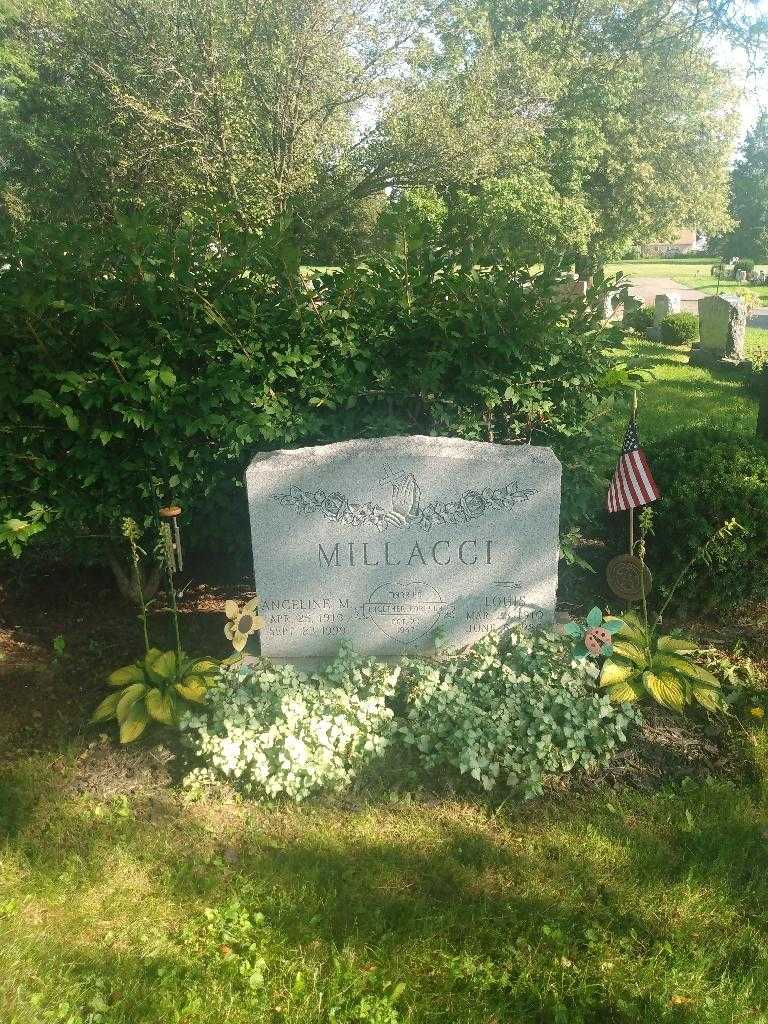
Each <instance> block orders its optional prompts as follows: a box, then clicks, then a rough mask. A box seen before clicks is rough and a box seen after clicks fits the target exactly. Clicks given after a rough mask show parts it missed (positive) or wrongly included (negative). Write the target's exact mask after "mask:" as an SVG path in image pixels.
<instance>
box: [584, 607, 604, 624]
mask: <svg viewBox="0 0 768 1024" xmlns="http://www.w3.org/2000/svg"><path fill="white" fill-rule="evenodd" d="M602 621H603V613H602V612H601V611H600V609H599V608H591V609H590V611H589V614H588V615H587V625H588V626H589V627H590V628H594V627H595V626H599V625H600V623H601V622H602Z"/></svg>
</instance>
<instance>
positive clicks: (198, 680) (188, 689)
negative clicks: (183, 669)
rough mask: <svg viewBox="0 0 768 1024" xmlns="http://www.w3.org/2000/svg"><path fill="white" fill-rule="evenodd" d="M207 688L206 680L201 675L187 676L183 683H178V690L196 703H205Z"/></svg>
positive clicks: (184, 696)
mask: <svg viewBox="0 0 768 1024" xmlns="http://www.w3.org/2000/svg"><path fill="white" fill-rule="evenodd" d="M206 690H207V687H206V685H205V680H204V679H203V678H202V677H201V676H187V678H186V679H185V680H184V682H183V683H176V692H177V693H180V694H181V696H182V697H183V698H184V699H185V700H191V701H192V702H193V703H194V704H202V703H203V699H204V697H205V693H206Z"/></svg>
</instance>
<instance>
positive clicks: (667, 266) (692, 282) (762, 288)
mask: <svg viewBox="0 0 768 1024" xmlns="http://www.w3.org/2000/svg"><path fill="white" fill-rule="evenodd" d="M715 262H716V261H715V260H712V259H704V258H702V259H701V260H624V261H622V262H620V263H611V264H609V266H608V267H606V272H607V273H610V274H613V273H616V271H618V270H621V271H622V272H623V273H624V274H626V275H627V276H628V277H632V276H633V275H634V276H641V277H671V278H672V280H673V281H678V282H679V283H680V284H681V285H684V286H685V287H686V288H698V289H699V290H700V291H703V292H717V291H718V285H717V278H715V277H713V276H712V273H711V267H712V266H713V264H714V263H715ZM757 269H758V270H768V267H765V266H759V267H758V268H757ZM735 284H736V282H734V281H725V280H723V281H721V282H720V289H719V290H720V291H721V292H727V291H728V290H729V288H732V287H734V286H735ZM742 287H745V288H749V289H750V290H751V291H753V292H755V293H756V294H757V295H759V296H760V298H761V299H762V300H763V303H764V304H765V305H768V285H756V284H751V283H750V282H749V281H745V282H744V284H743V286H742Z"/></svg>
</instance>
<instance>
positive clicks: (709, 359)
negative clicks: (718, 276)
mask: <svg viewBox="0 0 768 1024" xmlns="http://www.w3.org/2000/svg"><path fill="white" fill-rule="evenodd" d="M746 330H747V311H746V306H745V303H744V301H743V300H742V299H741V298H739V296H738V295H728V294H723V295H708V296H707V297H706V298H704V299H699V339H700V340H699V344H698V346H694V347H693V348H692V349H691V355H690V360H689V361H690V362H691V363H693V364H694V365H698V366H712V365H716V364H717V363H724V364H726V365H728V364H730V365H734V366H739V365H741V364H744V363H746V356H745V345H746Z"/></svg>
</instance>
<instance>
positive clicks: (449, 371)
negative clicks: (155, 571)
mask: <svg viewBox="0 0 768 1024" xmlns="http://www.w3.org/2000/svg"><path fill="white" fill-rule="evenodd" d="M0 268H2V270H0V278H1V279H2V287H0V337H2V338H3V349H4V363H3V372H2V374H1V375H0V408H2V410H3V426H4V429H3V430H2V431H0V465H2V466H3V474H2V477H3V479H2V493H0V514H1V518H2V521H3V522H4V523H6V521H9V520H14V519H18V521H19V523H21V524H26V523H27V520H28V518H29V517H28V516H27V515H26V514H27V513H28V511H29V510H30V509H34V508H36V507H42V508H44V509H45V510H46V511H45V518H40V519H39V520H38V522H39V524H40V525H46V524H48V526H47V533H48V534H49V535H53V536H58V537H60V538H61V539H62V542H63V543H64V544H65V545H66V551H67V553H68V554H71V553H72V552H73V551H75V550H76V544H77V540H78V538H79V537H85V536H86V535H87V536H88V537H91V538H94V537H95V538H98V539H97V540H96V541H95V542H90V541H89V542H88V543H89V544H91V543H96V544H98V545H99V550H98V551H93V552H92V554H93V555H94V556H96V555H101V557H103V555H104V550H105V549H106V548H108V547H109V546H110V545H111V544H112V543H113V542H114V540H115V539H117V538H118V537H119V522H120V519H121V518H122V517H123V516H126V515H127V516H131V517H133V518H134V519H136V520H137V522H139V523H140V524H142V525H143V524H146V523H147V522H148V521H149V520H148V517H149V515H150V514H151V512H152V511H154V509H155V508H156V506H157V504H158V503H159V502H170V501H173V502H174V503H179V504H180V505H182V507H183V508H184V519H183V523H182V525H183V528H184V529H185V531H186V536H187V540H188V541H190V542H191V543H192V544H194V542H195V539H196V538H200V540H201V542H204V543H205V544H206V545H209V544H210V542H211V538H218V539H219V543H220V545H221V547H222V548H226V547H230V546H231V544H232V537H233V536H234V535H237V536H242V537H244V538H247V530H245V529H233V528H232V527H231V521H232V520H231V517H232V515H233V512H232V510H233V509H236V510H237V512H238V514H240V515H242V516H243V517H244V516H245V507H246V506H245V501H244V500H243V499H242V497H241V496H238V495H237V493H236V491H237V489H238V488H241V487H242V471H243V469H244V467H245V464H246V463H247V461H248V459H249V457H250V455H251V454H252V453H253V452H254V451H257V450H264V449H271V448H279V447H285V446H287V445H294V444H298V443H302V444H311V443H318V442H326V441H335V440H340V439H344V438H349V437H355V436H375V435H386V434H397V433H413V432H423V433H428V434H429V433H434V434H450V435H454V436H458V437H465V438H468V439H483V440H489V439H490V440H495V441H511V440H515V439H521V438H528V437H531V436H533V438H534V440H536V441H539V442H545V443H550V442H553V441H554V442H560V441H563V439H565V440H566V441H567V440H568V439H570V438H575V437H579V436H584V435H585V434H587V433H588V432H589V430H590V429H592V426H593V423H594V414H595V412H596V410H598V409H599V408H600V406H601V404H602V400H603V398H604V397H605V395H604V387H603V384H602V380H603V375H604V372H605V370H606V368H607V365H608V363H607V359H606V356H605V355H604V347H605V346H604V339H603V336H602V334H601V324H600V321H599V315H598V313H597V312H590V311H589V310H590V309H592V310H597V309H598V308H599V307H600V302H599V301H598V297H599V294H601V293H600V290H599V289H598V290H596V291H595V293H594V294H593V296H592V298H591V299H590V303H589V307H588V308H584V309H581V310H579V309H574V310H572V311H568V312H566V313H564V312H563V310H562V309H561V308H559V307H557V306H556V305H555V304H553V303H552V302H551V301H550V298H549V292H550V286H551V280H549V279H548V278H547V277H546V275H541V276H539V277H532V276H531V275H530V273H529V272H528V270H527V269H520V268H514V267H507V266H505V267H498V266H497V267H492V268H488V269H486V270H483V271H479V270H477V269H476V267H475V266H474V265H473V261H472V259H471V258H469V257H468V258H467V259H466V260H464V261H463V262H462V260H461V259H459V258H458V257H457V256H456V255H455V254H452V253H449V252H446V251H436V250H434V249H431V248H427V247H425V248H422V249H419V250H416V251H410V252H409V253H408V254H407V255H406V254H399V255H398V254H384V255H380V256H376V257H372V258H371V259H369V260H368V261H367V262H365V263H359V264H355V265H351V266H349V267H347V268H345V269H343V270H342V271H340V272H338V273H330V272H320V271H318V272H316V273H315V274H314V275H313V276H312V277H311V279H309V280H303V279H302V275H301V273H300V266H299V255H298V252H297V251H296V250H295V248H294V247H293V246H292V244H291V242H290V240H288V239H286V238H285V237H284V236H283V235H281V234H280V232H279V231H277V230H275V231H274V232H272V233H269V232H268V233H267V234H266V235H265V236H264V237H253V236H248V235H241V234H236V233H232V234H231V235H228V236H226V237H218V238H217V239H216V242H215V244H214V243H213V242H212V239H211V235H210V233H209V232H207V231H206V230H205V229H204V228H203V227H201V226H198V225H194V224H191V223H190V224H187V223H183V224H181V225H180V226H179V227H178V229H177V230H176V231H175V232H171V233H167V232H163V231H161V230H159V229H158V228H156V227H155V226H154V225H152V224H148V223H144V222H142V221H130V222H124V223H120V224H117V225H115V226H113V227H111V228H107V227H105V228H104V230H103V231H100V232H99V233H98V234H96V235H94V234H91V233H90V232H88V231H85V230H81V229H78V228H77V227H71V228H67V229H62V228H59V227H57V226H51V227H50V228H48V229H43V228H40V227H37V228H36V229H35V230H34V231H32V230H31V229H30V233H29V235H27V236H25V237H21V238H6V239H5V240H4V241H3V240H2V239H0ZM601 287H602V286H601ZM49 520H50V522H49ZM25 528H26V526H25ZM7 529H8V528H7V527H6V530H7ZM10 529H11V531H12V530H13V529H14V524H13V523H12V525H11V527H10ZM20 531H21V527H19V533H20ZM42 536H46V534H43V535H42ZM17 539H18V538H17ZM35 539H36V538H35ZM9 546H10V547H12V548H13V550H14V551H16V550H18V549H20V544H19V543H14V544H9Z"/></svg>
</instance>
